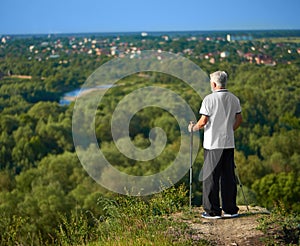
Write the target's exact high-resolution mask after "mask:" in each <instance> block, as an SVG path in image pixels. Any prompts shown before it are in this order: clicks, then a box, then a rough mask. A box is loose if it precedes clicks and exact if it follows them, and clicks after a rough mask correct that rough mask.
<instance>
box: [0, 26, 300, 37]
mask: <svg viewBox="0 0 300 246" xmlns="http://www.w3.org/2000/svg"><path fill="white" fill-rule="evenodd" d="M289 31H291V32H298V31H300V28H298V29H223V30H217V29H216V30H170V31H168V30H161V31H147V30H141V31H107V32H106V31H103V32H102V31H98V32H97V31H91V32H53V33H46V32H45V33H0V37H4V36H47V35H57V36H59V35H64V36H66V35H84V34H100V35H101V34H103V35H106V34H114V35H115V34H129V35H134V34H141V33H147V34H148V35H151V34H163V33H175V34H179V33H187V34H192V33H197V34H201V33H203V34H205V33H228V32H235V33H239V32H250V33H252V32H253V33H255V32H289Z"/></svg>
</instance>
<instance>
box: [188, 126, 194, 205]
mask: <svg viewBox="0 0 300 246" xmlns="http://www.w3.org/2000/svg"><path fill="white" fill-rule="evenodd" d="M190 123H191V124H192V130H191V136H190V196H189V207H190V210H191V209H192V184H193V135H194V134H193V127H194V125H195V123H194V122H193V121H190Z"/></svg>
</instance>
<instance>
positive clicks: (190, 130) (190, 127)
mask: <svg viewBox="0 0 300 246" xmlns="http://www.w3.org/2000/svg"><path fill="white" fill-rule="evenodd" d="M194 125H195V123H194V122H193V121H190V124H189V126H188V130H189V132H192V130H193V127H194Z"/></svg>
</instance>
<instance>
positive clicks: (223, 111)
mask: <svg viewBox="0 0 300 246" xmlns="http://www.w3.org/2000/svg"><path fill="white" fill-rule="evenodd" d="M241 111H242V110H241V106H240V101H239V99H238V98H237V97H236V96H235V95H234V94H232V93H231V92H229V91H228V90H226V89H221V90H218V91H214V92H213V93H211V94H209V95H208V96H206V97H205V98H204V99H203V102H202V105H201V108H200V111H199V113H200V114H201V115H206V116H208V117H209V120H208V122H207V123H206V125H205V126H204V141H203V147H204V148H205V149H228V148H234V147H235V145H234V130H233V125H234V122H235V117H236V114H239V113H241Z"/></svg>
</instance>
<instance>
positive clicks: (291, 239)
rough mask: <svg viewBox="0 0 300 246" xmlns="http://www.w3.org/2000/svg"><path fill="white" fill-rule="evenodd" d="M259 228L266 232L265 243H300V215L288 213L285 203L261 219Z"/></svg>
mask: <svg viewBox="0 0 300 246" xmlns="http://www.w3.org/2000/svg"><path fill="white" fill-rule="evenodd" d="M258 229H260V230H261V231H262V232H264V234H265V237H264V238H263V241H264V243H265V245H300V215H299V214H297V213H288V212H287V210H286V209H285V208H284V207H283V205H280V206H278V207H276V208H275V209H274V210H273V211H272V213H271V215H270V216H266V217H262V218H261V219H259V227H258Z"/></svg>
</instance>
